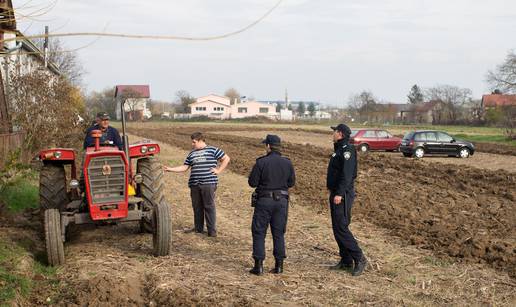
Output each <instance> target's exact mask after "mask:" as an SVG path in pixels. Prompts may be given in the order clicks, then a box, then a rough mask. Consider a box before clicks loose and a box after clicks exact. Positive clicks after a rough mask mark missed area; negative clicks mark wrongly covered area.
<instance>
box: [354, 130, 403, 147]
mask: <svg viewBox="0 0 516 307" xmlns="http://www.w3.org/2000/svg"><path fill="white" fill-rule="evenodd" d="M349 142H350V143H351V144H353V145H355V147H356V148H357V149H358V151H360V152H367V151H369V150H389V151H393V150H398V148H399V146H400V144H401V139H400V138H399V137H395V136H393V135H392V134H390V133H389V132H387V131H385V130H381V129H358V130H352V131H351V137H350V139H349Z"/></svg>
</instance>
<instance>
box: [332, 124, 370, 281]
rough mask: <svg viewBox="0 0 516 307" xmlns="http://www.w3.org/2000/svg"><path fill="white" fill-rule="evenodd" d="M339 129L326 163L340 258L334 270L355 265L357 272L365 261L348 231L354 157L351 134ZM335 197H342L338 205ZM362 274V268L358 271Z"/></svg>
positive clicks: (355, 159) (355, 172)
mask: <svg viewBox="0 0 516 307" xmlns="http://www.w3.org/2000/svg"><path fill="white" fill-rule="evenodd" d="M341 125H342V124H341ZM341 125H339V126H337V127H332V128H333V129H334V130H336V129H337V130H340V129H343V130H344V131H342V132H343V133H344V139H341V140H339V141H338V142H336V143H334V151H335V152H334V153H333V154H332V155H331V158H330V162H329V163H328V173H327V177H326V186H327V188H328V189H329V190H330V199H329V202H330V210H331V221H332V228H333V234H334V236H335V240H336V241H337V244H338V246H339V252H340V257H341V262H340V263H339V264H338V265H337V266H336V267H335V268H339V269H344V268H345V267H348V268H351V267H352V266H353V262H354V263H355V271H356V270H357V265H358V264H359V263H360V264H361V265H362V264H363V263H362V262H364V261H365V258H364V256H363V253H362V250H361V249H360V247H359V246H358V243H357V241H356V240H355V238H354V237H353V234H352V233H351V231H350V230H349V224H350V223H351V208H352V206H353V200H354V199H355V187H354V181H355V178H356V177H357V153H356V149H355V147H354V146H353V145H351V144H349V143H348V140H349V134H350V132H351V131H350V130H349V128H348V127H347V126H345V125H342V126H345V128H344V127H342V126H341ZM336 195H338V196H342V201H341V203H340V204H338V205H337V204H335V203H334V197H335V196H336ZM364 265H365V264H364ZM362 270H363V268H361V271H362ZM361 271H360V273H361ZM354 274H355V272H354ZM358 275H359V274H358Z"/></svg>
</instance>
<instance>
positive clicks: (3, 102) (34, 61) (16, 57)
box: [0, 0, 60, 133]
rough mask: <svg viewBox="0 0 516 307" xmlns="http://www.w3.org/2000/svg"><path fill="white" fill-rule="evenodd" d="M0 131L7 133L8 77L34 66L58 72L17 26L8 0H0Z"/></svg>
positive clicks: (22, 72)
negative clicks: (0, 20) (0, 19)
mask: <svg viewBox="0 0 516 307" xmlns="http://www.w3.org/2000/svg"><path fill="white" fill-rule="evenodd" d="M0 16H2V17H3V19H2V22H0V133H9V132H11V131H12V130H13V129H15V128H14V127H12V125H11V123H10V116H9V113H8V111H9V103H10V100H9V97H10V93H11V91H12V90H13V89H11V88H10V87H9V81H10V80H12V77H13V76H15V75H25V74H28V73H30V72H32V71H34V70H36V69H43V70H44V71H46V72H48V75H49V79H51V78H53V77H57V76H59V75H60V71H59V69H58V67H57V66H56V65H55V64H54V63H51V62H48V61H46V60H45V59H46V57H45V55H44V52H43V51H42V50H40V49H39V48H38V47H37V46H36V44H35V43H34V42H32V41H31V40H29V39H27V38H26V37H25V36H24V35H23V33H22V32H20V31H19V30H18V29H17V27H16V18H15V14H14V8H13V5H12V1H11V0H4V1H0Z"/></svg>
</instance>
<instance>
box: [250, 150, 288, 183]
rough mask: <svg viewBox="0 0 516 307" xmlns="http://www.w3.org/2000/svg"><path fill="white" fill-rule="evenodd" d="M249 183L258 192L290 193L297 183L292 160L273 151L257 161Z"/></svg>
mask: <svg viewBox="0 0 516 307" xmlns="http://www.w3.org/2000/svg"><path fill="white" fill-rule="evenodd" d="M248 182H249V185H250V186H251V187H253V188H256V191H257V192H264V191H279V190H281V191H288V188H291V187H293V186H294V184H295V183H296V174H295V172H294V167H293V166H292V162H290V159H288V158H286V157H282V156H281V153H279V152H277V151H271V152H269V153H268V154H267V155H266V156H263V157H260V158H258V159H256V164H255V165H254V166H253V169H252V171H251V174H250V175H249V180H248Z"/></svg>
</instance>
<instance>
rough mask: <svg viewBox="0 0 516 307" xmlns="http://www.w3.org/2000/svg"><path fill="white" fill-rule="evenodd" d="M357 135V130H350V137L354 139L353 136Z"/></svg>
mask: <svg viewBox="0 0 516 307" xmlns="http://www.w3.org/2000/svg"><path fill="white" fill-rule="evenodd" d="M357 133H358V130H351V135H350V136H351V137H354V136H355V135H357Z"/></svg>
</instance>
